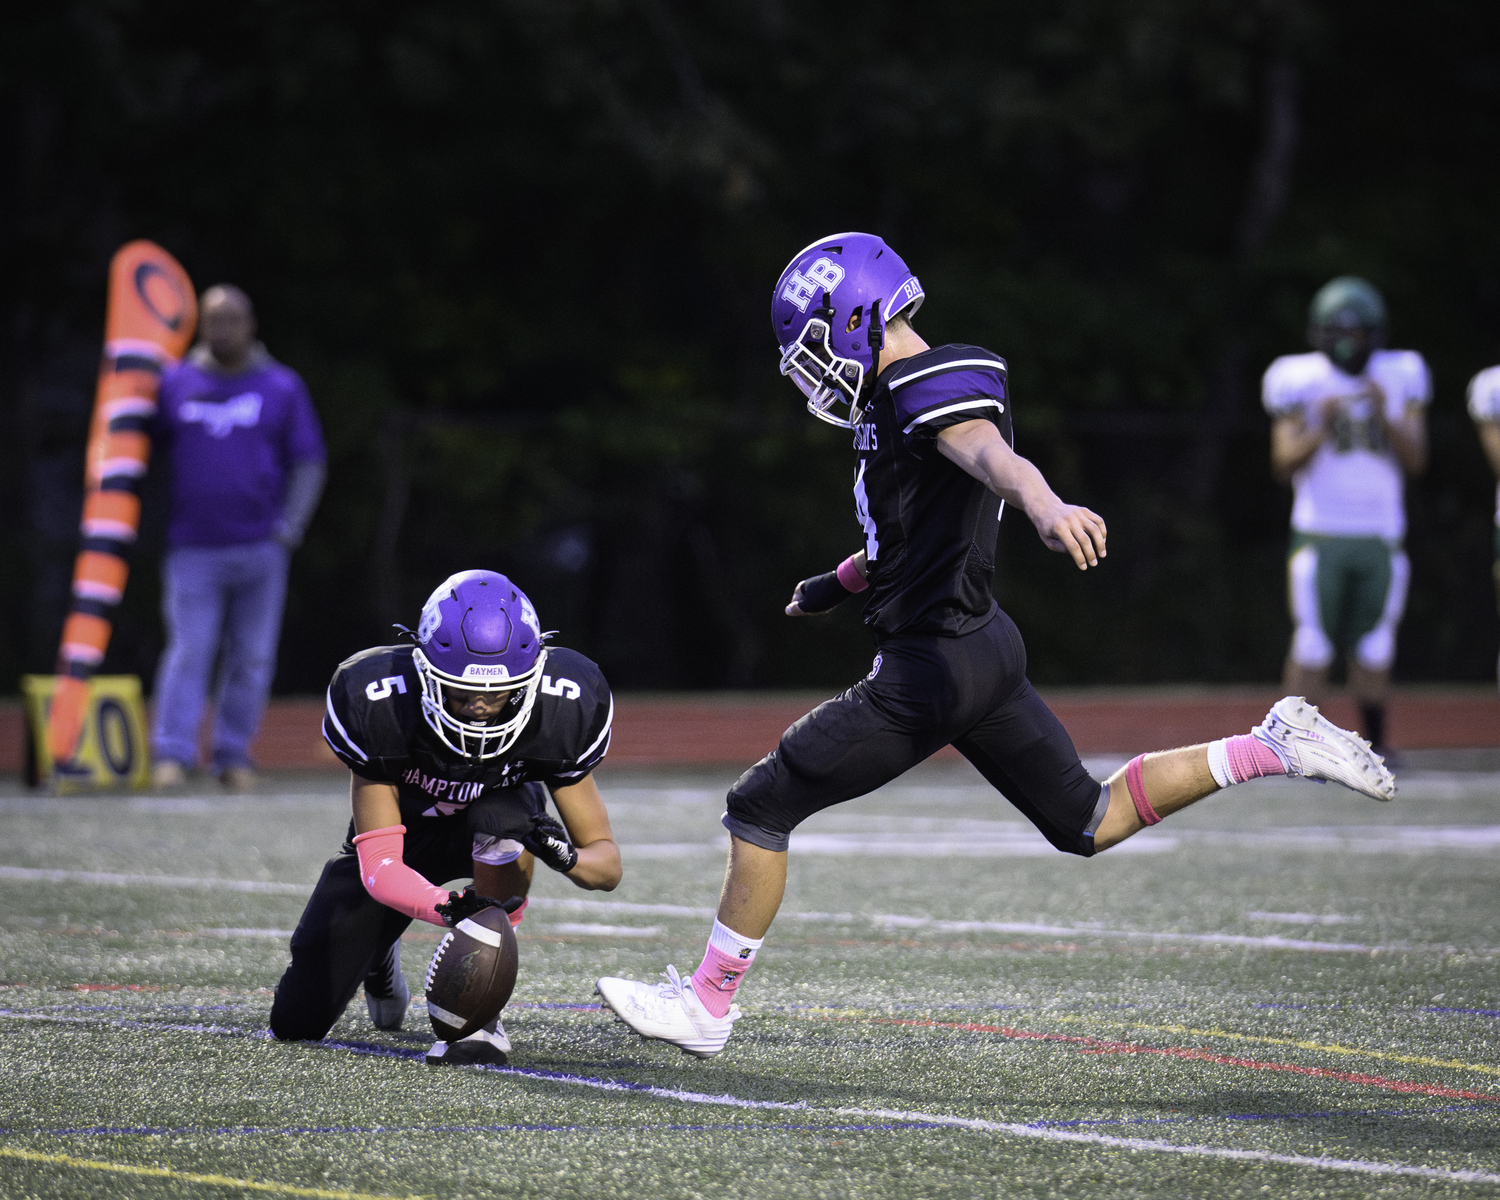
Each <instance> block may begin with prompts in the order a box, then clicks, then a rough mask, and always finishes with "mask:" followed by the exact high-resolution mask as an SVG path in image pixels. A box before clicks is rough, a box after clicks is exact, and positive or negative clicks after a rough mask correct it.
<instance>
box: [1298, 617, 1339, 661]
mask: <svg viewBox="0 0 1500 1200" xmlns="http://www.w3.org/2000/svg"><path fill="white" fill-rule="evenodd" d="M1292 661H1293V662H1294V663H1296V664H1297V665H1298V666H1299V667H1302V668H1303V669H1304V670H1308V671H1321V670H1323V669H1324V668H1325V667H1327V666H1328V664H1329V663H1331V662H1332V661H1333V643H1332V642H1331V641H1329V640H1328V635H1327V634H1326V633H1324V632H1323V631H1322V630H1321V629H1319V628H1318V627H1317V626H1316V625H1299V626H1297V632H1296V633H1294V634H1293V635H1292Z"/></svg>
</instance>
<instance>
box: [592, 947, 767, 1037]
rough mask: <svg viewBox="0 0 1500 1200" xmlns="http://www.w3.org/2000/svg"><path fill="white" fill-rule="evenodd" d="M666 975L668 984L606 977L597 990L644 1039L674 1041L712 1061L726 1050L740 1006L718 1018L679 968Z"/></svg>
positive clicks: (670, 970) (730, 1009)
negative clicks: (680, 973) (720, 1052)
mask: <svg viewBox="0 0 1500 1200" xmlns="http://www.w3.org/2000/svg"><path fill="white" fill-rule="evenodd" d="M662 974H663V975H664V976H665V977H666V982H665V983H638V982H636V981H635V980H634V979H613V978H608V977H606V978H604V979H601V980H599V982H598V983H597V984H595V985H594V990H595V991H596V992H598V993H599V995H600V996H601V997H602V998H603V1000H604V1003H605V1004H606V1005H607V1006H608V1007H609V1008H610V1009H611V1010H613V1012H614V1014H615V1016H617V1017H619V1019H620V1020H622V1021H624V1022H625V1024H627V1025H629V1026H630V1028H632V1029H633V1030H635V1031H636V1032H637V1033H638V1034H640V1035H641V1036H642V1037H644V1038H656V1039H658V1040H659V1041H663V1042H671V1043H672V1045H674V1046H676V1047H677V1048H678V1049H679V1050H682V1051H683V1052H684V1053H686V1054H692V1055H696V1056H697V1057H698V1058H708V1057H710V1056H711V1055H714V1054H717V1053H718V1052H719V1051H720V1050H722V1049H724V1043H725V1042H727V1041H728V1040H729V1035H730V1033H732V1032H733V1030H734V1023H735V1022H736V1021H738V1020H739V1019H740V1009H739V1005H737V1004H731V1005H730V1006H729V1011H728V1012H727V1013H725V1014H724V1015H723V1016H722V1017H716V1016H714V1015H713V1014H712V1013H711V1012H709V1011H708V1009H706V1008H704V1007H703V1001H701V1000H700V999H698V993H697V992H695V991H693V981H692V980H691V979H683V978H682V977H681V976H680V975H678V974H677V968H676V967H668V968H667V969H666V970H665V971H663V972H662Z"/></svg>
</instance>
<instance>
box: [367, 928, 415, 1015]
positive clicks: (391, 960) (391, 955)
mask: <svg viewBox="0 0 1500 1200" xmlns="http://www.w3.org/2000/svg"><path fill="white" fill-rule="evenodd" d="M410 1004H411V990H410V989H409V988H408V987H407V986H406V977H405V976H404V975H402V974H401V943H400V941H399V940H398V941H396V942H393V943H392V944H391V948H390V950H388V951H387V952H386V955H385V957H384V958H383V959H381V960H380V961H379V962H378V963H376V964H375V965H374V966H373V967H371V968H370V973H369V974H368V975H366V976H365V1007H366V1008H367V1009H368V1010H369V1013H370V1023H371V1024H373V1025H374V1026H375V1028H376V1029H385V1030H390V1031H395V1030H397V1029H400V1028H401V1022H402V1021H403V1020H404V1019H405V1018H406V1009H407V1006H408V1005H410Z"/></svg>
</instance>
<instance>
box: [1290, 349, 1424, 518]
mask: <svg viewBox="0 0 1500 1200" xmlns="http://www.w3.org/2000/svg"><path fill="white" fill-rule="evenodd" d="M1261 399H1262V401H1263V403H1264V404H1265V406H1266V411H1267V412H1268V413H1270V414H1271V416H1272V417H1290V416H1295V415H1298V414H1300V415H1301V416H1302V419H1303V420H1304V421H1306V422H1307V423H1308V424H1314V423H1318V422H1321V421H1323V420H1324V419H1325V418H1326V419H1329V420H1330V421H1331V428H1330V432H1329V436H1328V437H1327V438H1325V439H1324V441H1323V444H1322V445H1320V446H1319V447H1318V448H1317V450H1316V451H1315V452H1314V453H1313V456H1312V458H1310V459H1308V461H1307V463H1306V464H1305V465H1304V466H1303V467H1302V468H1301V469H1300V470H1298V471H1297V472H1296V473H1295V474H1294V475H1293V476H1292V488H1293V492H1294V496H1295V499H1294V501H1293V504H1292V528H1293V529H1294V530H1296V531H1297V532H1298V533H1315V534H1324V535H1332V536H1342V537H1381V538H1385V539H1387V540H1389V541H1400V539H1401V538H1402V537H1403V536H1405V534H1406V507H1405V504H1404V503H1403V495H1404V489H1405V479H1404V477H1403V475H1402V471H1401V464H1400V462H1398V461H1397V459H1396V455H1395V452H1394V451H1392V449H1391V447H1390V445H1389V443H1388V441H1387V440H1386V438H1385V431H1384V429H1383V427H1382V425H1381V424H1380V422H1378V421H1377V420H1376V419H1375V417H1376V412H1377V409H1376V405H1377V404H1383V407H1384V410H1385V419H1386V421H1388V422H1389V421H1396V420H1398V419H1400V417H1401V415H1402V414H1403V413H1404V412H1405V411H1406V409H1407V406H1408V405H1411V404H1419V405H1425V404H1428V403H1429V402H1430V401H1431V400H1432V377H1431V376H1430V375H1429V374H1428V371H1427V364H1426V363H1425V362H1423V361H1422V356H1421V355H1420V354H1418V353H1417V352H1416V351H1415V350H1377V351H1376V352H1375V353H1374V354H1372V355H1371V356H1370V361H1369V364H1368V365H1367V366H1366V367H1365V369H1364V373H1363V374H1361V375H1357V376H1356V375H1346V374H1344V372H1342V371H1340V370H1339V369H1338V368H1337V367H1335V366H1334V365H1333V363H1332V362H1330V361H1329V359H1328V356H1327V355H1325V354H1324V353H1323V352H1322V351H1319V350H1315V351H1313V352H1312V353H1311V354H1286V355H1283V356H1282V357H1281V358H1278V359H1277V360H1276V361H1275V362H1273V363H1272V364H1271V365H1270V367H1268V368H1267V369H1266V374H1265V378H1264V379H1263V380H1262V382H1261Z"/></svg>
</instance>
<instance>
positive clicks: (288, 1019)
mask: <svg viewBox="0 0 1500 1200" xmlns="http://www.w3.org/2000/svg"><path fill="white" fill-rule="evenodd" d="M268 1024H269V1027H270V1030H271V1036H272V1037H273V1038H275V1039H276V1040H277V1041H278V1042H321V1041H322V1040H323V1038H324V1037H325V1036H327V1034H328V1031H329V1030H330V1029H332V1028H333V1022H332V1021H323V1020H318V1019H316V1018H311V1019H310V1017H309V1014H307V1013H296V1012H282V1011H278V1010H277V1009H275V1008H272V1009H271V1019H270V1021H269V1022H268Z"/></svg>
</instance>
